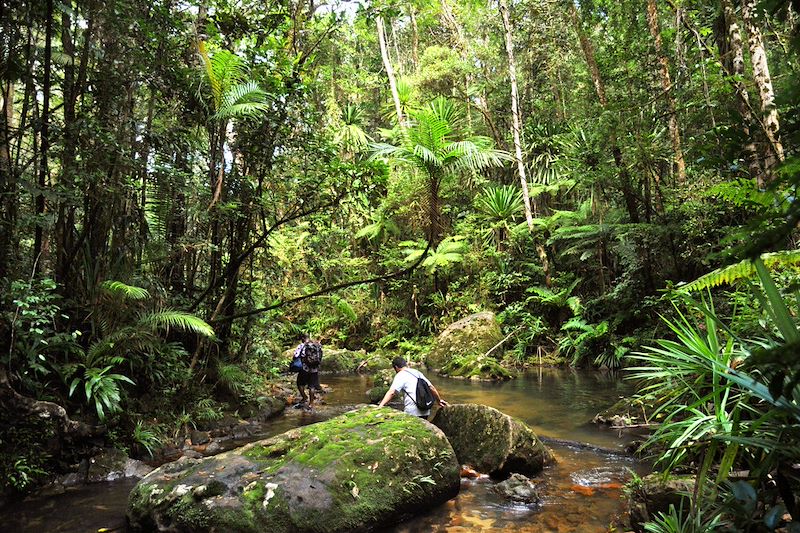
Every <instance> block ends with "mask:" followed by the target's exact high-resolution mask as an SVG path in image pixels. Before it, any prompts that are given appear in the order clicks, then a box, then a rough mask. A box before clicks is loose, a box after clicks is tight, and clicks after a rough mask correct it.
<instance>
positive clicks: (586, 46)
mask: <svg viewBox="0 0 800 533" xmlns="http://www.w3.org/2000/svg"><path fill="white" fill-rule="evenodd" d="M568 11H569V16H570V19H571V20H572V25H573V26H574V27H575V32H576V33H577V34H578V40H579V41H580V44H581V50H583V56H584V59H585V60H586V65H587V67H588V68H589V75H590V76H591V78H592V84H593V85H594V90H595V93H596V94H597V99H598V100H599V101H600V106H601V107H603V108H606V107H607V106H608V99H607V98H606V88H605V85H604V84H603V78H601V77H600V68H599V67H598V66H597V59H595V56H594V47H593V46H592V43H591V41H589V38H588V37H586V33H584V31H583V28H582V27H581V20H580V16H579V15H578V9H577V8H576V7H575V4H574V3H573V2H569V8H568ZM610 137H611V139H610V144H611V154H612V156H613V157H614V164H615V165H616V166H617V170H618V171H619V180H620V189H621V190H622V196H623V199H624V200H625V207H626V209H627V210H628V216H629V217H630V219H631V222H633V223H635V224H638V223H639V209H638V202H637V200H636V195H635V194H634V190H633V186H632V184H631V177H630V174H629V173H628V169H627V168H626V167H625V161H623V159H622V150H620V148H619V145H618V144H617V136H616V133H615V132H614V131H613V130H612V131H611V132H610Z"/></svg>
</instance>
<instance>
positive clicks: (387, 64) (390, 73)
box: [375, 16, 405, 129]
mask: <svg viewBox="0 0 800 533" xmlns="http://www.w3.org/2000/svg"><path fill="white" fill-rule="evenodd" d="M375 24H376V25H377V27H378V44H379V45H380V47H381V58H382V59H383V67H384V68H385V69H386V76H387V77H388V78H389V90H390V91H391V92H392V100H394V109H395V112H396V113H397V124H398V125H399V126H400V128H401V129H402V128H403V125H404V124H405V120H404V118H403V107H402V106H401V105H400V95H399V94H398V93H397V81H396V80H395V77H394V68H393V67H392V61H391V59H390V58H389V49H388V47H387V46H386V26H384V24H383V17H381V16H378V17H376V18H375Z"/></svg>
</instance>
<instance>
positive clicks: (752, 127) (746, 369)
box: [0, 0, 800, 531]
mask: <svg viewBox="0 0 800 533" xmlns="http://www.w3.org/2000/svg"><path fill="white" fill-rule="evenodd" d="M797 7H798V6H797V5H796V2H782V1H780V0H766V1H764V2H761V3H758V2H756V1H755V0H714V1H713V2H699V1H695V0H674V1H673V0H663V1H657V0H647V1H639V2H634V1H631V0H620V1H613V2H612V1H607V0H590V1H586V2H584V1H580V2H571V1H564V0H517V1H514V2H507V0H498V1H489V2H476V1H473V0H440V1H438V2H436V1H422V0H410V1H405V2H396V1H394V0H376V1H362V2H347V1H341V2H340V1H337V0H333V1H331V2H327V1H323V2H319V3H318V2H314V1H309V2H300V1H297V0H276V1H274V2H256V1H249V0H244V1H238V2H232V1H229V0H191V1H188V2H174V1H172V0H147V1H144V0H111V1H107V2H97V1H94V0H70V1H63V0H38V1H27V2H17V1H9V0H0V24H2V27H1V28H0V102H2V113H1V114H0V331H1V332H2V336H0V339H2V343H0V349H1V350H0V389H2V390H1V391H0V400H2V405H3V407H4V415H3V418H4V423H3V428H2V433H0V465H1V466H0V471H2V475H0V479H2V480H3V483H4V484H5V486H4V487H3V488H2V491H3V492H9V491H19V492H25V491H27V490H30V488H32V487H34V486H36V485H38V484H40V483H41V482H42V481H43V480H45V479H47V477H48V475H49V473H51V472H53V471H57V470H58V468H59V465H63V464H66V463H68V462H70V461H71V460H73V459H74V456H75V454H78V453H80V452H79V451H76V450H75V448H74V447H71V446H70V445H69V443H75V442H79V441H80V438H79V437H81V436H83V437H85V436H86V435H103V438H105V439H107V440H109V441H111V442H112V443H114V444H115V445H117V446H119V447H122V448H123V449H126V450H128V451H130V453H132V454H139V455H145V454H147V453H148V452H149V451H152V449H153V448H154V447H156V446H158V444H159V442H160V440H161V439H164V438H168V437H170V436H171V435H177V434H178V433H179V431H180V429H181V428H185V427H189V426H191V425H192V424H195V423H197V422H199V421H203V420H213V419H215V418H220V417H221V416H222V414H223V412H226V411H230V410H234V409H236V408H237V407H238V406H240V405H241V404H242V403H246V402H247V401H256V400H257V399H258V397H259V396H260V395H261V394H263V392H262V390H261V387H262V385H263V382H264V379H265V378H270V377H274V376H276V375H278V374H279V373H280V372H281V371H282V370H283V369H284V367H285V365H286V360H285V358H284V357H283V355H282V352H283V350H285V349H286V348H288V347H290V346H292V345H293V344H294V343H295V342H296V338H297V336H298V334H299V333H300V332H302V331H308V332H310V333H311V334H312V335H313V336H315V337H317V338H319V339H321V340H322V341H323V343H324V344H325V345H326V346H339V347H346V348H349V349H362V348H363V349H365V350H367V351H370V352H372V351H387V352H388V351H392V352H400V353H402V354H405V355H406V356H408V357H410V358H411V359H419V358H420V357H421V356H422V354H424V353H425V352H426V350H427V348H428V346H429V345H430V343H431V341H432V339H433V338H434V337H435V335H436V334H437V333H438V332H440V331H441V330H442V329H443V328H444V327H446V326H447V325H448V324H450V323H452V322H453V321H455V320H458V319H459V318H463V317H464V316H466V315H468V314H470V313H474V312H478V311H483V310H491V311H494V312H495V313H497V315H498V318H499V320H500V322H501V324H502V328H503V333H504V334H505V335H508V340H507V341H506V344H505V345H504V348H505V353H503V352H502V350H498V351H497V353H496V354H495V356H496V357H497V358H498V359H499V362H500V363H502V364H503V365H504V366H505V367H507V368H509V369H515V368H523V367H525V366H528V365H534V364H542V363H545V364H567V365H583V366H594V367H598V368H600V367H603V368H612V369H615V368H619V367H624V366H628V367H630V366H633V367H636V368H635V369H634V370H632V371H631V373H632V375H635V376H637V377H638V379H640V380H643V384H644V385H643V386H645V389H644V390H643V394H650V397H652V398H657V399H659V402H660V405H661V408H660V410H659V411H658V412H657V414H656V415H655V416H656V417H661V418H662V419H664V418H665V419H666V420H667V421H668V422H674V423H668V424H663V425H662V426H661V429H660V430H659V431H658V432H656V433H655V434H654V436H653V442H652V443H651V444H652V446H651V449H655V450H658V451H657V452H656V453H658V454H660V453H662V452H663V450H665V449H666V450H667V451H666V452H665V453H664V456H663V466H664V468H665V469H676V468H683V469H684V470H686V469H688V470H689V471H694V472H699V473H700V474H701V475H699V476H698V479H705V480H706V481H707V483H705V484H703V483H700V484H699V486H698V488H697V489H696V490H695V494H694V498H693V502H694V506H693V510H694V511H696V512H695V513H694V514H692V515H691V516H690V517H689V519H686V520H694V521H695V522H697V523H696V524H695V525H694V526H692V527H696V528H698V529H692V531H694V530H701V529H702V527H709V528H713V527H717V526H716V525H714V524H711V523H712V522H713V521H714V520H716V521H717V525H719V524H720V523H723V522H725V520H729V521H730V520H732V519H730V515H726V514H725V512H726V511H725V508H724V506H725V505H728V506H732V505H733V504H732V503H731V502H732V501H734V500H735V499H736V498H739V499H740V500H741V501H744V500H746V504H747V505H752V509H753V512H750V513H745V515H746V516H744V515H741V514H740V515H737V516H736V518H735V519H736V520H739V522H737V524H739V525H740V526H741V527H751V528H752V529H753V530H757V528H758V527H768V526H769V527H777V526H770V524H771V523H767V522H765V521H764V520H762V518H763V517H765V516H766V517H767V518H770V517H772V519H774V518H775V517H776V516H777V517H778V518H780V516H778V515H781V512H785V511H788V512H789V513H791V514H792V516H794V518H795V520H796V521H797V520H798V514H797V509H796V508H795V503H794V495H793V494H794V493H793V491H794V492H796V491H797V480H798V472H797V468H796V465H794V463H796V458H797V457H798V456H800V453H798V452H800V447H799V446H800V435H798V432H797V427H800V426H798V424H799V423H800V416H799V415H798V395H799V394H798V380H800V372H798V369H800V363H798V355H797V353H798V352H797V344H796V343H798V342H800V337H798V333H797V332H798V328H797V324H798V317H797V309H796V302H794V301H793V299H794V296H793V291H795V289H796V285H797V281H798V276H797V269H796V265H797V264H798V262H800V261H798V257H797V256H796V255H794V254H792V253H790V252H788V251H790V250H793V249H794V248H796V247H797V246H796V242H795V239H796V232H795V227H796V224H797V221H798V219H800V208H799V207H798V203H797V199H796V196H797V193H796V191H795V188H796V186H797V181H798V177H800V159H798V156H797V150H796V147H797V146H798V140H799V139H800V137H799V136H800V129H799V127H800V122H799V121H800V115H798V112H799V111H800V107H798V103H800V98H799V96H800V95H799V94H798V91H800V83H798V69H799V68H800V63H798V53H800V45H799V44H798V42H799V41H798V37H799V36H800V33H798V32H799V31H800V28H799V27H798V23H799V21H798V14H797ZM781 251H783V252H782V253H778V254H777V255H765V256H764V259H763V260H758V261H757V262H756V263H755V266H754V264H753V263H751V262H750V261H749V260H750V259H754V258H758V257H760V256H761V254H763V253H765V252H781ZM741 261H744V262H741ZM740 262H741V263H740ZM726 265H736V266H735V267H729V268H727V269H724V268H722V267H725V266H726ZM709 272H711V274H709ZM704 275H706V276H705V277H701V276H704ZM698 278H700V279H698ZM693 280H697V281H696V282H695V283H694V284H692V285H689V286H683V285H681V284H682V283H686V282H691V281H693ZM662 316H663V317H666V318H664V319H663V320H662V318H661V317H662ZM658 339H661V340H658ZM648 347H649V348H648ZM648 383H649V384H650V385H649V387H648V386H647V384H648ZM44 415H47V416H49V417H51V418H52V419H54V420H57V421H59V423H58V424H55V425H51V426H46V428H45V429H43V425H42V422H41V420H42V418H41V417H42V416H44ZM709 428H710V429H709ZM701 429H703V431H700V430H701ZM43 431H44V432H45V433H46V434H47V435H48V436H49V437H52V438H42V432H43ZM52 440H55V441H57V442H59V443H60V444H59V445H58V446H55V447H53V446H52V445H50V444H47V441H52ZM737 469H738V470H750V471H752V477H750V478H748V479H747V480H746V482H742V483H744V484H745V485H746V486H747V487H750V490H751V491H753V492H752V493H751V492H750V491H748V490H747V489H745V488H742V486H740V485H736V484H731V483H730V482H729V480H728V474H729V472H730V471H732V470H737ZM710 471H712V472H713V475H709V472H710ZM775 479H777V481H775ZM709 480H711V482H709ZM726 483H727V484H726ZM703 485H705V486H703ZM710 485H714V487H715V488H714V489H712V488H710V487H709V486H710ZM755 491H757V493H756V492H755ZM776 491H777V492H776ZM773 493H775V494H777V496H776V495H774V494H773ZM778 497H780V501H781V502H783V503H778V501H779V500H778V499H777V498H778ZM779 505H780V506H782V507H779ZM714 506H715V507H714ZM711 507H713V508H714V509H716V511H714V512H713V513H712V512H711V511H708V509H710V508H711ZM748 509H749V508H748ZM770 513H772V514H770ZM781 516H782V515H781ZM754 517H757V518H754ZM670 520H673V522H675V523H681V521H682V520H684V519H683V518H680V516H679V513H677V512H676V514H674V516H673V517H672V518H670V517H665V518H664V523H663V524H661V525H658V524H655V525H652V526H651V527H653V528H654V529H652V530H653V531H656V530H658V531H661V530H662V529H657V528H658V527H664V528H666V529H664V530H667V531H669V530H671V529H669V525H668V522H669V521H670ZM747 520H752V521H757V525H753V524H749V525H748V524H746V523H745V522H746V521H747ZM701 522H702V524H701ZM706 522H708V523H706ZM777 523H778V521H775V522H774V524H777ZM709 524H711V525H710V526H709ZM742 524H744V525H742ZM676 527H677V526H676ZM686 527H689V526H686ZM737 527H738V526H737ZM684 530H687V529H684Z"/></svg>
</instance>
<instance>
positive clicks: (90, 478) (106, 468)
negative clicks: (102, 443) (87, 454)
mask: <svg viewBox="0 0 800 533" xmlns="http://www.w3.org/2000/svg"><path fill="white" fill-rule="evenodd" d="M152 470H153V468H152V467H150V466H147V465H146V464H144V463H143V462H141V461H137V460H135V459H130V458H129V457H128V454H126V453H125V452H123V451H122V450H117V449H115V448H108V449H105V450H103V453H101V454H100V455H97V456H95V457H92V458H91V459H90V460H89V468H88V470H87V472H86V482H87V483H97V482H102V481H114V480H116V479H121V478H127V477H137V478H140V477H144V476H145V475H147V474H148V473H150V472H151V471H152Z"/></svg>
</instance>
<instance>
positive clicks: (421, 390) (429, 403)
mask: <svg viewBox="0 0 800 533" xmlns="http://www.w3.org/2000/svg"><path fill="white" fill-rule="evenodd" d="M409 374H411V372H409ZM411 375H412V376H414V377H415V378H417V390H416V391H415V392H416V393H415V394H414V403H416V404H417V408H418V409H419V410H420V411H428V410H429V409H430V408H431V407H433V402H434V401H435V400H436V399H435V398H434V397H433V391H432V390H431V386H430V385H428V382H427V381H426V380H425V379H423V378H422V377H420V376H417V375H415V374H411Z"/></svg>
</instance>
